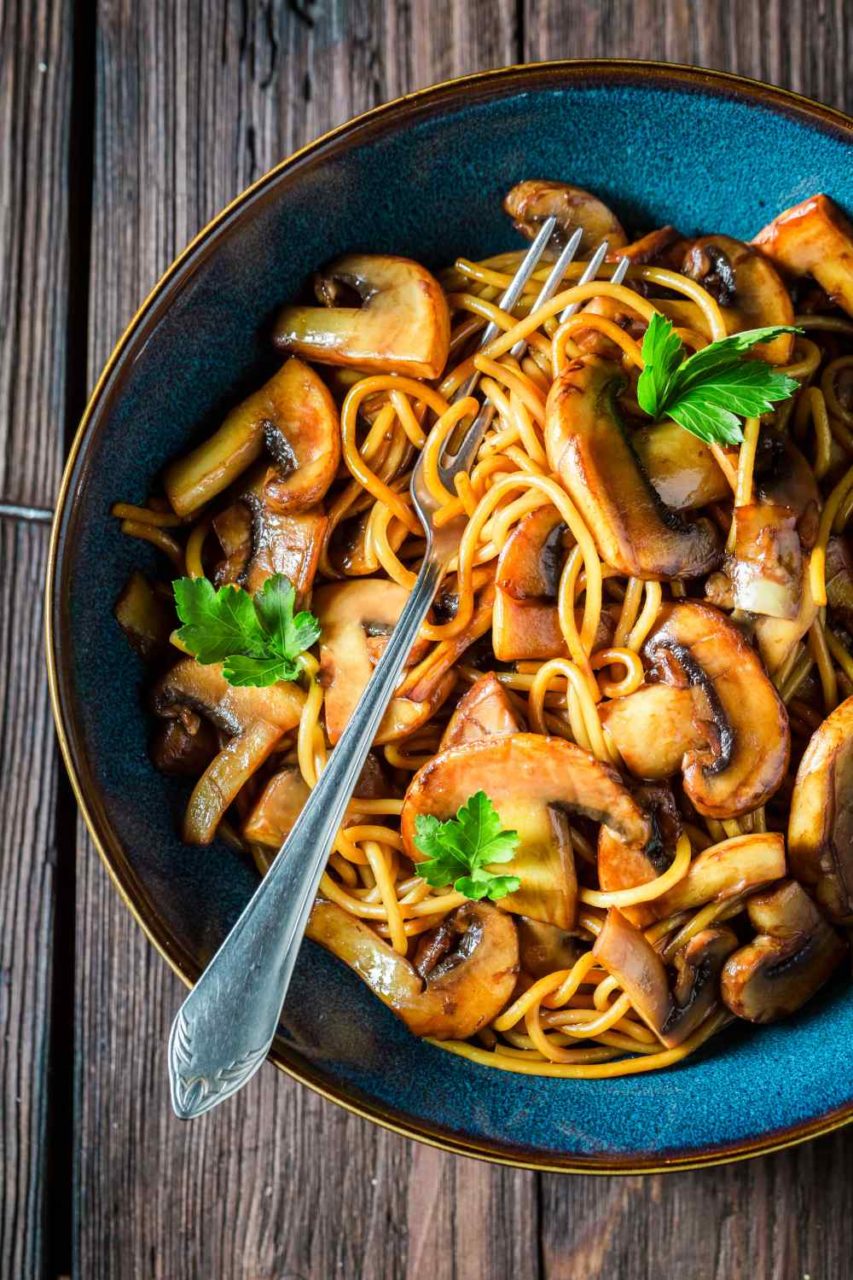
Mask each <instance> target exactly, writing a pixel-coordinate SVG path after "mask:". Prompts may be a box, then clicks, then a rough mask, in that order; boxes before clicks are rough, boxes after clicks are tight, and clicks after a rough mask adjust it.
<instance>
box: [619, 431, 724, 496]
mask: <svg viewBox="0 0 853 1280" xmlns="http://www.w3.org/2000/svg"><path fill="white" fill-rule="evenodd" d="M631 443H632V445H633V446H634V448H635V450H636V451H637V457H638V458H639V459H640V463H641V465H642V467H643V470H644V471H645V472H646V474H647V475H648V477H649V480H650V481H651V483H652V487H653V488H654V490H655V492H656V493H657V495H658V497H659V498H660V500H661V502H662V503H663V504H664V506H665V507H669V508H670V509H671V510H672V511H689V510H691V509H693V508H698V507H705V506H707V505H708V503H710V502H721V501H722V500H724V499H726V498H730V497H731V486H730V485H729V482H728V480H727V479H726V477H725V476H724V475H723V472H722V470H721V469H720V467H719V465H718V463H717V461H716V459H715V458H714V455H713V454H712V453H711V450H710V449H709V448H708V446H707V445H706V444H703V443H702V441H701V440H698V439H697V438H696V436H692V435H691V434H690V432H689V431H685V430H684V428H683V427H680V426H679V425H678V423H677V422H658V423H655V424H654V425H653V426H650V427H640V428H639V429H638V430H637V431H633V432H632V433H631Z"/></svg>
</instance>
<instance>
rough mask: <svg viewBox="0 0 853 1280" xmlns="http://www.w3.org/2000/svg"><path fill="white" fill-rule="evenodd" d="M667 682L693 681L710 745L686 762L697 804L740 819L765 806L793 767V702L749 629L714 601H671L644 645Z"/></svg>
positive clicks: (688, 782) (704, 809)
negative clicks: (776, 683)
mask: <svg viewBox="0 0 853 1280" xmlns="http://www.w3.org/2000/svg"><path fill="white" fill-rule="evenodd" d="M643 652H644V654H645V656H646V658H647V659H648V660H649V661H650V662H652V663H654V664H656V665H657V666H658V667H659V669H660V672H661V674H662V676H663V679H664V680H667V681H668V682H672V683H678V684H688V685H690V686H691V687H692V688H693V691H694V695H695V696H697V698H698V699H699V702H698V706H697V711H696V713H695V714H696V716H697V719H698V720H699V721H700V722H701V731H702V737H703V738H704V739H705V741H706V742H707V744H708V745H707V746H696V747H694V748H693V749H692V750H691V751H689V752H688V753H687V754H686V755H685V757H684V761H683V773H684V789H685V791H686V793H687V795H688V797H689V799H690V800H691V802H692V803H693V805H694V806H695V807H696V809H697V810H698V811H699V812H700V813H703V814H705V815H707V816H708V817H712V818H735V817H738V815H740V814H742V813H749V812H751V810H753V809H757V808H758V807H759V806H760V805H762V804H764V803H765V802H766V801H767V800H769V798H770V797H771V796H772V795H773V794H774V792H775V791H776V790H777V789H778V788H779V786H780V785H781V783H782V780H783V778H784V776H785V773H786V771H787V768H788V759H789V755H790V745H791V734H790V727H789V724H788V713H787V711H786V710H785V705H784V703H783V702H782V700H781V699H780V697H779V695H778V693H777V692H776V690H775V688H774V687H773V684H772V683H771V681H770V680H769V679H768V677H767V675H766V674H765V672H764V669H763V667H762V665H761V662H760V660H759V658H758V656H757V654H756V653H755V651H754V650H753V648H752V647H751V646H750V644H749V643H748V641H747V640H746V638H745V637H744V635H743V634H742V633H741V632H740V631H739V630H738V628H737V627H736V626H735V625H734V624H733V623H731V622H730V621H729V620H728V618H726V616H725V615H724V614H723V613H721V612H720V610H719V609H716V608H714V606H713V605H709V604H700V603H698V602H695V601H690V602H684V603H677V604H672V605H667V606H665V607H664V608H663V609H662V610H661V612H660V613H659V615H658V621H657V622H656V624H655V627H654V630H653V631H652V633H651V634H650V636H649V638H648V640H647V641H646V644H645V646H644V650H643Z"/></svg>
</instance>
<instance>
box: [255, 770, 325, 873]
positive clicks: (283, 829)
mask: <svg viewBox="0 0 853 1280" xmlns="http://www.w3.org/2000/svg"><path fill="white" fill-rule="evenodd" d="M310 794H311V792H310V789H309V787H308V784H307V783H306V781H305V779H304V778H303V777H302V774H301V773H300V771H299V769H297V768H296V767H295V766H293V765H288V766H287V767H286V768H284V769H281V770H280V771H279V772H278V773H274V774H273V776H272V777H271V778H270V780H269V782H268V783H267V785H266V786H265V787H264V789H263V791H262V792H261V794H260V796H259V797H258V799H257V801H256V802H255V804H254V806H253V808H252V811H251V813H250V814H249V816H248V818H247V819H246V821H245V822H244V823H243V838H244V839H245V840H246V841H247V842H248V843H249V844H252V845H262V846H263V847H264V849H266V850H272V851H274V853H277V852H278V850H279V849H280V847H281V845H282V843H283V841H284V840H285V839H286V838H287V837H288V836H289V835H290V832H291V831H292V829H293V824H294V823H295V822H296V819H297V818H298V817H299V815H300V813H301V812H302V810H303V808H304V806H305V802H306V800H307V799H308V797H309V795H310ZM270 861H271V856H270V855H268V854H266V855H265V862H266V864H267V865H268V864H269V862H270Z"/></svg>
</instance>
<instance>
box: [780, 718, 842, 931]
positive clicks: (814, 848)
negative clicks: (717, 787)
mask: <svg viewBox="0 0 853 1280" xmlns="http://www.w3.org/2000/svg"><path fill="white" fill-rule="evenodd" d="M788 852H789V855H790V859H791V868H792V870H793V872H794V875H795V876H796V877H797V879H798V880H801V881H802V882H803V883H804V884H806V885H809V886H810V887H812V888H813V889H814V892H815V896H816V897H817V899H818V902H819V903H820V904H821V906H822V907H823V908H824V909H825V910H826V911H827V913H828V914H829V916H830V917H831V918H832V919H834V920H840V919H843V918H844V917H846V916H849V915H850V914H851V912H853V698H847V699H846V700H845V701H844V702H842V703H841V705H840V706H838V707H836V708H835V710H834V711H833V712H832V713H831V714H830V715H829V716H827V718H826V720H824V722H823V724H822V725H821V726H820V728H819V729H817V730H816V731H815V733H814V734H813V735H812V737H811V740H810V741H809V745H808V746H807V747H806V750H805V754H804V755H803V758H802V760H801V761H800V767H799V769H798V770H797V778H796V782H795V783H794V791H793V795H792V797H791V812H790V817H789V819H788Z"/></svg>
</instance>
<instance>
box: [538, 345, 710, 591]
mask: <svg viewBox="0 0 853 1280" xmlns="http://www.w3.org/2000/svg"><path fill="white" fill-rule="evenodd" d="M623 385H624V379H623V376H622V373H621V371H620V369H619V366H618V365H615V364H612V363H610V362H608V361H603V360H599V359H598V357H597V356H582V357H580V359H578V360H575V361H573V362H572V363H571V364H569V365H567V367H566V368H565V369H564V370H563V372H562V373H561V374H560V376H559V377H558V378H557V379H556V380H555V381H554V383H553V384H552V386H551V390H550V392H549V395H548V402H547V406H546V414H545V447H546V449H547V452H548V461H549V463H550V465H551V468H552V470H554V471H556V472H557V473H558V474H559V476H560V478H561V480H562V481H563V484H564V485H565V486H566V488H567V490H568V492H569V494H570V495H571V497H572V498H573V499H574V501H575V503H576V504H577V506H578V508H579V509H580V512H581V514H582V515H583V517H584V519H585V520H586V523H587V525H588V526H589V528H590V531H591V533H592V535H593V537H594V538H595V541H596V544H597V546H598V550H599V552H600V554H601V556H602V558H603V559H604V560H605V561H606V562H607V564H611V565H613V566H614V567H615V568H617V569H619V570H620V571H621V572H623V573H628V574H630V575H631V576H632V577H635V578H695V577H698V576H699V575H700V574H704V573H708V572H710V570H711V569H713V568H714V567H715V565H716V564H717V563H718V561H719V559H720V554H721V547H720V540H719V534H718V533H717V530H716V529H715V528H714V526H713V525H712V524H711V523H710V522H709V521H707V520H698V521H696V522H695V523H689V522H687V521H686V520H684V518H683V517H682V516H680V515H679V514H678V513H676V512H674V511H671V510H669V509H668V508H666V507H664V506H663V504H662V503H661V501H660V499H659V498H658V496H657V494H656V493H655V490H654V489H653V488H652V485H651V484H650V482H649V479H648V476H647V475H646V474H645V472H644V471H643V468H642V466H641V465H640V462H639V459H638V457H637V455H636V453H635V452H634V450H633V448H632V447H631V444H630V443H629V441H628V437H627V435H626V434H625V431H624V429H623V427H622V424H621V422H620V420H619V417H618V414H617V411H616V406H615V398H616V395H617V394H618V392H619V390H620V389H621V388H622V386H623Z"/></svg>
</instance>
